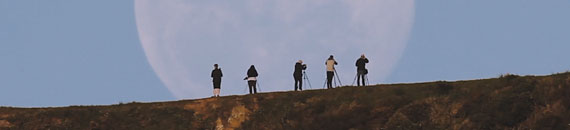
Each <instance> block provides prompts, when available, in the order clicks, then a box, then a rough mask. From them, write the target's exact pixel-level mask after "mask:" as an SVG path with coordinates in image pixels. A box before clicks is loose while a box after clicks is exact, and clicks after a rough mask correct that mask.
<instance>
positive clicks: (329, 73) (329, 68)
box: [325, 55, 338, 88]
mask: <svg viewBox="0 0 570 130" xmlns="http://www.w3.org/2000/svg"><path fill="white" fill-rule="evenodd" d="M325 65H326V66H327V88H333V87H332V80H333V78H334V72H335V68H334V65H338V63H337V62H336V61H335V60H334V58H333V55H331V56H330V57H329V59H327V61H326V62H325Z"/></svg>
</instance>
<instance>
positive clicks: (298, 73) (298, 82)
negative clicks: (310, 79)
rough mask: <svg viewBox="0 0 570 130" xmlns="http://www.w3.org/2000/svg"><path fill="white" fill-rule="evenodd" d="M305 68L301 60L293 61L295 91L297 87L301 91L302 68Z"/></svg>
mask: <svg viewBox="0 0 570 130" xmlns="http://www.w3.org/2000/svg"><path fill="white" fill-rule="evenodd" d="M306 69H307V64H303V61H302V60H299V61H297V63H295V71H294V72H293V78H294V79H295V91H297V88H298V89H299V90H300V91H303V70H306Z"/></svg>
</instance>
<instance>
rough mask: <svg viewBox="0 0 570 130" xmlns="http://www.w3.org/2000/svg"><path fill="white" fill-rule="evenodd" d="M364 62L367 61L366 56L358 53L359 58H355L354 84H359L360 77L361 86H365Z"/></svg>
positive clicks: (366, 72)
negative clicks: (355, 78)
mask: <svg viewBox="0 0 570 130" xmlns="http://www.w3.org/2000/svg"><path fill="white" fill-rule="evenodd" d="M366 63H368V58H366V56H364V54H362V55H360V58H358V60H356V77H358V78H357V80H356V84H357V86H360V79H361V78H362V86H366V82H365V81H364V80H366V79H365V76H366V75H367V74H368V70H367V69H366Z"/></svg>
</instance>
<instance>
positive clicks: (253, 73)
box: [244, 65, 258, 94]
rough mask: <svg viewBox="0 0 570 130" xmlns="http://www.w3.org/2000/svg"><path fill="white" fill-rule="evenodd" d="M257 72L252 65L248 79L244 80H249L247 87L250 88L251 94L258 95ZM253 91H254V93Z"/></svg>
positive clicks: (248, 71)
mask: <svg viewBox="0 0 570 130" xmlns="http://www.w3.org/2000/svg"><path fill="white" fill-rule="evenodd" d="M257 76H258V74H257V70H255V66H253V65H251V66H250V67H249V69H248V70H247V77H245V79H244V80H247V85H248V86H249V94H255V93H257V88H256V84H257ZM252 90H253V91H252Z"/></svg>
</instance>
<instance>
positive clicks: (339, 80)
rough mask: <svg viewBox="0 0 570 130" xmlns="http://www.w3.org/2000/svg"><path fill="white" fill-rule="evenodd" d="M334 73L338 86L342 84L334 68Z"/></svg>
mask: <svg viewBox="0 0 570 130" xmlns="http://www.w3.org/2000/svg"><path fill="white" fill-rule="evenodd" d="M334 73H335V75H336V78H337V80H338V83H339V84H340V86H342V82H340V78H339V76H338V73H337V72H336V70H334Z"/></svg>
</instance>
